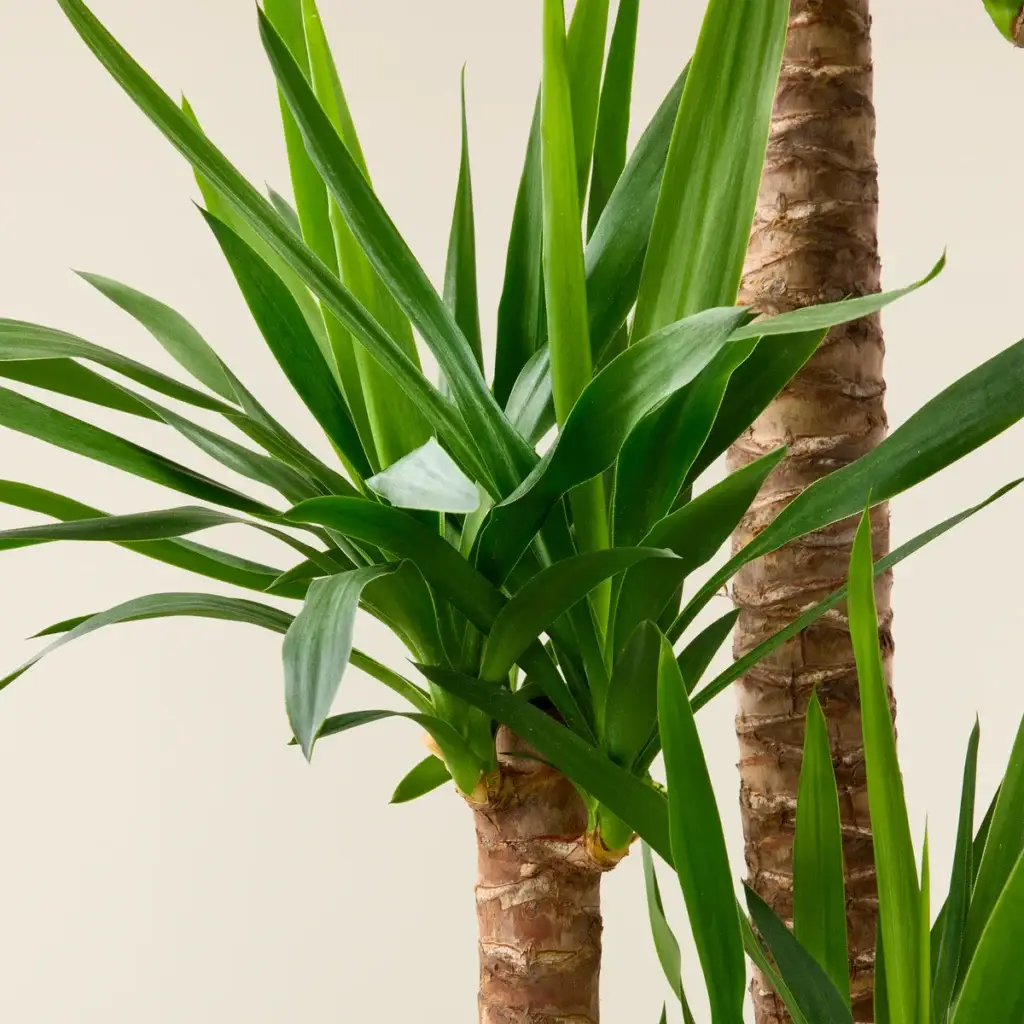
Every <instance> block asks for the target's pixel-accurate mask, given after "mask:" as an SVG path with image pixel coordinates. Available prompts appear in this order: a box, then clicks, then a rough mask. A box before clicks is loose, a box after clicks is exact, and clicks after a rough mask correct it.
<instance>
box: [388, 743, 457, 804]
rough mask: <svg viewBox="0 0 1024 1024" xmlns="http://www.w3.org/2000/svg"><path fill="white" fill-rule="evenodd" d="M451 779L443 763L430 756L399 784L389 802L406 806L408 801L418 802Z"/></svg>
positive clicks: (437, 758)
mask: <svg viewBox="0 0 1024 1024" xmlns="http://www.w3.org/2000/svg"><path fill="white" fill-rule="evenodd" d="M451 777H452V776H451V772H449V771H448V768H447V767H446V765H445V763H444V761H442V760H441V759H440V758H439V757H434V755H433V754H431V755H430V756H429V757H425V758H423V760H422V761H420V763H419V764H418V765H416V767H415V768H413V769H412V770H411V771H410V772H408V773H407V774H406V775H405V777H404V778H403V779H402V781H401V782H399V784H398V785H397V786H396V787H395V792H394V793H393V794H392V796H391V802H392V803H393V804H406V803H409V801H410V800H418V799H419V798H420V797H421V796H426V795H427V793H430V792H432V791H433V790H435V789H437V788H438V787H439V786H443V785H444V784H445V783H446V782H448V781H450V779H451Z"/></svg>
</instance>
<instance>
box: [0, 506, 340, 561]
mask: <svg viewBox="0 0 1024 1024" xmlns="http://www.w3.org/2000/svg"><path fill="white" fill-rule="evenodd" d="M229 525H238V526H251V527H253V528H255V529H257V530H260V531H261V532H263V533H266V534H268V535H269V536H271V537H275V538H276V539H277V540H279V541H282V542H283V543H285V544H287V545H288V546H289V547H292V548H294V549H295V550H296V551H298V552H300V553H301V554H303V555H305V556H306V557H307V558H312V559H313V560H314V561H321V560H322V558H323V556H322V553H321V552H319V551H316V550H315V549H313V548H311V547H310V546H309V545H308V544H304V543H302V541H299V540H296V539H295V538H294V537H292V536H291V535H290V534H287V533H284V532H283V531H281V530H276V529H274V528H273V527H271V526H267V525H266V524H264V523H258V522H253V521H252V520H250V519H241V518H239V517H238V516H231V515H227V514H226V513H224V512H218V511H217V510H216V509H210V508H203V507H201V506H196V505H192V506H185V507H184V508H171V509H163V510H160V511H157V512H139V513H135V514H132V515H126V516H108V515H101V516H98V517H95V518H76V519H73V520H70V521H68V522H61V523H44V524H42V525H40V526H25V527H21V528H20V529H15V530H3V531H0V544H4V543H13V544H14V545H15V546H18V545H19V543H22V542H39V543H44V542H48V541H61V540H75V541H100V542H113V543H132V542H134V543H140V542H145V541H160V540H167V539H169V538H173V537H183V536H186V535H188V534H190V533H198V532H199V531H200V530H209V529H211V528H212V527H215V526H229ZM325 564H330V563H325Z"/></svg>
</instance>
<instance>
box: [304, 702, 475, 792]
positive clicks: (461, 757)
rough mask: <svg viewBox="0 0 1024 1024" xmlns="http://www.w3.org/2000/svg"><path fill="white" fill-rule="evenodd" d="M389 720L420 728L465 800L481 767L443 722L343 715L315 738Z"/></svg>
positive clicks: (406, 714)
mask: <svg viewBox="0 0 1024 1024" xmlns="http://www.w3.org/2000/svg"><path fill="white" fill-rule="evenodd" d="M389 718H404V719H406V720H407V721H409V722H415V723H416V724H417V725H419V726H422V728H424V729H425V730H426V731H427V732H428V733H429V734H430V736H431V737H432V739H433V740H434V742H435V743H436V744H437V746H438V749H439V750H440V751H441V753H442V754H443V755H444V758H445V764H446V765H447V766H448V768H449V769H450V775H449V777H450V778H453V779H454V780H455V784H456V786H458V787H459V789H460V790H461V791H462V793H463V794H465V795H467V796H468V795H469V794H470V793H472V792H473V790H474V789H475V788H476V785H477V783H478V782H479V781H480V774H481V772H482V771H483V765H482V763H481V762H480V760H479V758H477V756H476V755H475V754H474V753H473V752H472V751H471V750H470V749H469V746H468V745H467V743H466V741H465V740H464V739H463V738H462V737H461V736H460V735H459V734H458V733H457V732H456V731H455V730H454V729H453V728H452V727H451V726H450V725H449V724H448V723H447V722H445V721H442V720H441V719H440V718H437V717H436V716H435V715H422V714H419V713H418V712H412V711H347V712H345V713H343V714H340V715H332V716H331V717H330V718H328V719H327V720H326V721H325V722H324V724H323V726H322V727H321V729H320V731H319V732H318V733H317V737H316V738H317V739H318V740H319V739H324V738H325V737H327V736H336V735H338V734H339V733H342V732H348V731H349V729H356V728H358V727H359V726H361V725H370V724H372V723H373V722H381V721H384V720H386V719H389ZM291 745H293V746H294V745H297V744H296V741H295V740H294V739H293V740H292V741H291Z"/></svg>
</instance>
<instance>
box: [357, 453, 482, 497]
mask: <svg viewBox="0 0 1024 1024" xmlns="http://www.w3.org/2000/svg"><path fill="white" fill-rule="evenodd" d="M366 486H367V487H369V488H370V490H371V491H373V492H374V493H375V494H379V495H381V497H384V498H387V500H388V501H390V502H391V504H392V505H397V506H398V507H399V508H413V509H426V510H429V511H433V512H453V513H459V514H468V513H470V512H475V511H476V510H477V509H478V508H479V507H480V492H479V490H478V489H477V486H476V484H475V483H473V481H472V480H470V479H469V478H468V477H467V476H466V475H465V473H463V472H462V470H461V469H459V467H458V466H457V465H456V464H455V462H454V461H453V460H452V457H451V456H450V455H449V454H448V453H447V452H446V451H445V450H444V449H443V448H442V447H441V446H440V445H439V444H438V443H437V441H436V440H435V439H434V438H430V439H429V440H428V441H427V443H426V444H424V445H423V446H422V447H420V448H417V449H415V450H414V451H411V452H409V454H408V455H404V456H402V458H400V459H399V460H398V461H397V462H395V463H392V465H390V466H389V467H388V468H387V469H385V470H384V472H382V473H378V474H377V475H376V476H373V477H370V479H369V480H367V481H366Z"/></svg>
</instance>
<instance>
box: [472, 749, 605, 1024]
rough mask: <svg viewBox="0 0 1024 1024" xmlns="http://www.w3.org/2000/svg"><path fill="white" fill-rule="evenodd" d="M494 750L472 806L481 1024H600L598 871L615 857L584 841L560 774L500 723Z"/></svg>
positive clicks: (577, 805) (578, 808) (582, 821)
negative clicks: (495, 767)
mask: <svg viewBox="0 0 1024 1024" xmlns="http://www.w3.org/2000/svg"><path fill="white" fill-rule="evenodd" d="M498 751H499V761H500V764H501V770H500V777H499V778H498V779H497V780H495V781H494V783H493V784H492V785H491V787H490V790H491V793H490V797H489V799H488V801H487V803H486V804H484V805H482V806H477V807H476V808H475V809H474V816H475V819H476V832H477V849H478V853H479V880H478V882H477V887H476V905H477V920H478V923H479V928H480V1024H597V1022H598V1019H599V1010H598V978H599V973H600V968H601V901H600V893H601V874H602V872H603V871H604V870H606V869H607V868H609V867H612V866H613V864H614V861H615V859H616V858H614V857H612V856H611V855H608V854H606V853H604V852H603V851H601V850H594V849H593V848H592V847H591V845H590V844H588V841H587V837H586V829H587V812H586V809H585V807H584V806H583V802H582V800H581V799H580V797H579V794H578V793H577V792H576V790H575V788H574V787H573V786H572V784H571V783H570V782H569V781H568V780H567V779H565V778H564V777H563V776H561V775H559V774H558V773H557V772H555V771H554V770H553V769H551V768H548V767H547V766H546V765H544V764H542V763H541V762H539V761H537V760H534V759H533V758H531V757H529V756H526V757H523V756H521V755H522V754H523V753H525V754H527V755H529V753H530V751H529V749H528V748H527V747H525V746H524V745H523V744H522V743H520V742H519V741H518V740H517V739H516V738H515V737H514V736H512V735H511V734H510V733H508V732H507V731H506V730H504V729H501V730H499V732H498ZM517 755H519V756H517Z"/></svg>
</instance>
